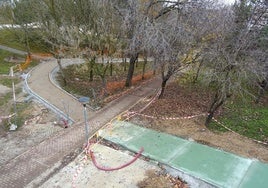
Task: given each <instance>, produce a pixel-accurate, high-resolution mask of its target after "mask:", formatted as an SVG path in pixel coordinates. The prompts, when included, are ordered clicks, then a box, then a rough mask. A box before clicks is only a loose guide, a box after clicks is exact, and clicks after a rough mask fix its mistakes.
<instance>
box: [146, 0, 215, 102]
mask: <svg viewBox="0 0 268 188" xmlns="http://www.w3.org/2000/svg"><path fill="white" fill-rule="evenodd" d="M157 3H162V4H161V6H160V7H162V8H160V9H159V4H157ZM154 5H158V8H155V9H154V11H153V12H154V16H152V17H151V19H150V20H149V21H148V22H147V30H146V32H145V36H146V37H145V40H146V42H145V45H146V48H148V51H149V52H150V53H151V55H152V56H153V57H154V58H155V61H156V62H157V64H158V66H159V67H160V68H161V75H162V84H161V87H162V90H161V94H160V96H159V97H160V98H161V97H163V94H164V91H165V87H166V84H167V82H168V80H169V79H170V78H171V77H172V76H173V75H174V74H175V73H177V72H179V71H181V70H182V69H183V68H186V67H187V66H188V65H190V64H193V63H195V62H196V60H197V59H198V58H199V57H200V51H201V48H202V46H203V42H202V40H203V38H204V37H206V36H208V35H209V34H210V28H211V27H212V24H210V25H209V24H208V23H210V22H207V19H208V18H209V17H210V16H211V15H212V14H213V12H212V11H210V12H208V10H209V7H208V2H207V1H206V2H205V1H202V2H199V1H196V2H195V1H194V2H192V1H164V3H163V1H151V4H150V6H151V7H150V8H153V6H154ZM212 5H213V3H211V4H210V6H212ZM155 10H158V12H157V11H155ZM148 11H149V9H148Z"/></svg>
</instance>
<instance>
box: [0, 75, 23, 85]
mask: <svg viewBox="0 0 268 188" xmlns="http://www.w3.org/2000/svg"><path fill="white" fill-rule="evenodd" d="M12 80H13V81H14V84H15V85H16V84H18V83H19V82H20V80H19V79H18V78H14V79H13V78H10V77H9V78H7V77H1V79H0V84H2V85H4V86H7V87H10V88H11V87H12Z"/></svg>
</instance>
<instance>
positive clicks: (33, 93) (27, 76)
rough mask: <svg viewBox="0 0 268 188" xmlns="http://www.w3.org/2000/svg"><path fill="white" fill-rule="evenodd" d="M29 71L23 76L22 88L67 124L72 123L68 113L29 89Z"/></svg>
mask: <svg viewBox="0 0 268 188" xmlns="http://www.w3.org/2000/svg"><path fill="white" fill-rule="evenodd" d="M32 70H33V69H32ZM32 70H31V71H32ZM31 71H30V72H29V73H28V74H26V75H25V77H24V89H25V91H26V92H27V93H28V94H29V95H31V96H33V97H34V98H35V99H36V100H38V101H39V102H40V103H42V104H43V105H44V106H45V107H47V108H48V109H50V110H51V111H53V112H54V113H55V114H57V115H58V116H59V117H60V118H61V119H63V120H65V121H67V122H68V125H70V124H73V123H74V122H75V121H74V120H73V119H72V118H71V117H69V115H67V114H65V113H64V112H62V111H61V110H60V109H58V108H57V107H56V106H54V105H52V104H50V103H49V102H48V101H47V100H45V99H44V98H42V97H41V96H39V95H38V94H37V93H35V92H34V91H32V90H31V88H30V87H29V85H28V78H29V76H30V73H31Z"/></svg>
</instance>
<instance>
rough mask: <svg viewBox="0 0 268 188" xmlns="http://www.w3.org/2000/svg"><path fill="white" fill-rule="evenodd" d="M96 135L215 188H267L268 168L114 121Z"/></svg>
mask: <svg viewBox="0 0 268 188" xmlns="http://www.w3.org/2000/svg"><path fill="white" fill-rule="evenodd" d="M99 135H100V136H101V137H103V138H104V139H106V140H109V141H111V142H114V143H116V144H119V145H121V146H123V147H125V148H128V149H129V150H131V151H133V152H138V151H139V150H140V148H141V147H143V148H144V152H143V153H142V154H143V156H145V157H149V158H150V159H153V160H156V161H159V162H161V163H163V164H166V165H168V166H171V167H173V168H175V169H177V170H180V171H182V172H183V173H186V174H188V175H190V176H193V177H195V178H198V179H201V180H203V181H205V182H207V183H210V184H212V185H214V186H217V187H226V188H227V187H228V188H229V187H232V188H251V187H254V188H255V187H256V188H262V187H263V188H264V187H265V188H267V187H268V164H265V163H262V162H259V161H257V160H252V159H248V158H243V157H240V156H237V155H234V154H232V153H228V152H225V151H222V150H219V149H215V148H212V147H208V146H206V145H202V144H199V143H196V142H193V141H189V140H185V139H182V138H179V137H176V136H172V135H169V134H165V133H160V132H156V131H154V130H150V129H146V128H142V127H139V126H137V125H134V124H131V123H128V122H123V121H115V122H113V125H112V128H109V129H103V130H101V131H100V132H99Z"/></svg>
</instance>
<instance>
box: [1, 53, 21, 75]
mask: <svg viewBox="0 0 268 188" xmlns="http://www.w3.org/2000/svg"><path fill="white" fill-rule="evenodd" d="M11 56H16V57H18V55H15V54H13V53H10V52H7V51H4V50H0V74H9V70H10V67H11V66H14V65H16V64H15V63H9V62H6V61H5V60H4V59H5V58H7V57H11Z"/></svg>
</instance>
